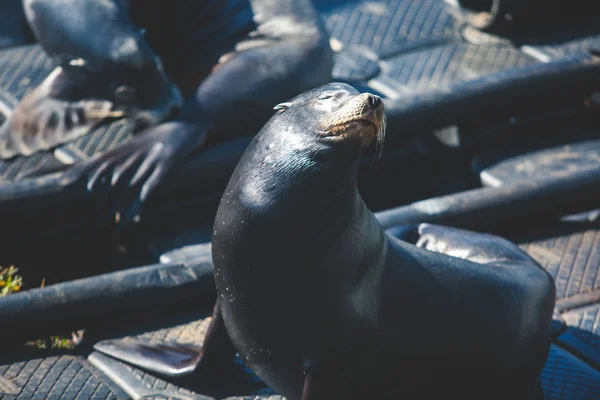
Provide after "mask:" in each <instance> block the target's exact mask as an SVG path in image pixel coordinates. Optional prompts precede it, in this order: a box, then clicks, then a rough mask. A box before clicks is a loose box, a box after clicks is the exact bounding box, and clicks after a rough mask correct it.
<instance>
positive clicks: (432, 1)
mask: <svg viewBox="0 0 600 400" xmlns="http://www.w3.org/2000/svg"><path fill="white" fill-rule="evenodd" d="M314 3H315V5H316V7H317V8H319V9H320V10H321V12H322V15H323V17H324V20H325V25H326V27H327V29H328V30H329V32H330V35H331V37H332V38H334V39H335V40H338V41H340V42H342V43H343V44H345V45H360V46H366V47H369V48H370V49H372V50H373V51H375V52H376V53H377V54H378V55H380V56H382V57H384V56H386V55H391V54H395V53H397V52H402V51H406V49H407V48H410V47H411V46H413V45H417V46H423V45H427V44H431V43H439V42H443V41H447V40H449V39H450V38H452V37H454V36H455V35H456V34H455V29H454V25H455V20H454V18H453V17H452V15H451V13H450V12H449V9H448V7H447V6H446V4H445V3H444V2H443V1H440V0H420V1H414V0H389V1H347V2H343V1H336V0H333V1H319V0H316V1H315V2H314ZM344 3H345V4H344Z"/></svg>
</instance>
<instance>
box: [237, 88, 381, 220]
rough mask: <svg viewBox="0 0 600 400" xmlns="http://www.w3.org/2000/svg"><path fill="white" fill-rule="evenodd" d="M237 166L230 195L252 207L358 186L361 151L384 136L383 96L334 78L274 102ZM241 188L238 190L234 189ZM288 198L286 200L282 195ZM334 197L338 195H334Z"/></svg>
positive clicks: (288, 202) (319, 197)
mask: <svg viewBox="0 0 600 400" xmlns="http://www.w3.org/2000/svg"><path fill="white" fill-rule="evenodd" d="M275 110H276V113H275V114H274V115H273V116H272V117H271V119H270V120H269V121H268V122H267V123H266V124H265V126H264V127H263V128H262V130H261V131H260V132H259V133H258V134H257V135H256V136H255V138H254V139H253V141H252V143H251V144H250V146H249V147H248V148H247V150H246V152H245V153H244V155H243V157H242V159H240V162H239V163H238V165H237V167H236V171H235V172H234V174H233V176H232V179H231V180H230V185H231V186H230V187H231V188H235V190H234V191H232V192H231V193H229V194H227V195H226V196H229V195H231V196H232V197H236V196H239V199H240V201H241V202H242V203H244V207H246V208H249V209H252V210H253V212H259V210H266V209H268V208H269V207H271V206H273V205H274V204H285V205H284V207H285V208H288V207H289V208H291V209H293V208H295V207H296V204H308V203H309V202H312V201H313V200H314V201H321V200H323V199H324V198H325V197H329V198H331V199H333V198H334V197H335V196H336V194H335V193H334V191H347V190H348V189H352V188H353V187H355V184H356V179H357V174H358V168H359V165H360V159H361V155H362V152H363V150H364V149H365V148H366V147H367V146H369V145H370V144H371V143H373V141H376V142H377V143H378V144H379V146H380V147H381V145H382V142H383V139H384V135H385V127H386V122H385V110H384V106H383V102H382V100H381V99H380V98H379V97H378V96H375V95H372V94H369V93H359V92H358V91H357V90H356V89H355V88H353V87H352V86H350V85H347V84H344V83H330V84H327V85H325V86H321V87H318V88H315V89H312V90H310V91H308V92H305V93H302V94H300V95H298V96H296V97H294V98H292V99H291V100H289V101H287V102H285V103H281V104H278V105H277V106H275ZM236 193H237V194H236ZM284 198H285V199H287V200H284ZM332 201H335V200H332Z"/></svg>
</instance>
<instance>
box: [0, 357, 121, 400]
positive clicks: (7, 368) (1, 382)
mask: <svg viewBox="0 0 600 400" xmlns="http://www.w3.org/2000/svg"><path fill="white" fill-rule="evenodd" d="M127 398H128V397H127V396H126V395H125V393H124V392H122V391H121V390H120V389H118V388H115V387H114V386H113V385H112V383H111V382H110V381H109V380H108V379H107V378H106V377H105V376H104V375H103V374H101V373H100V372H98V371H97V370H96V369H95V368H94V367H92V366H91V365H90V364H89V363H88V362H87V361H86V360H85V359H84V358H81V357H76V356H69V355H64V356H55V357H47V358H39V359H32V360H28V361H22V362H16V363H14V364H8V365H0V399H2V400H33V399H51V400H55V399H56V400H59V399H61V400H62V399H64V400H75V399H82V400H84V399H85V400H88V399H89V400H92V399H93V400H108V399H110V400H117V399H127Z"/></svg>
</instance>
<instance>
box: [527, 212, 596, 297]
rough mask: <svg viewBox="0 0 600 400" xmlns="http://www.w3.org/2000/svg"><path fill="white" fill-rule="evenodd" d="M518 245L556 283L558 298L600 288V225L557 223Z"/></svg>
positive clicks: (535, 233)
mask: <svg viewBox="0 0 600 400" xmlns="http://www.w3.org/2000/svg"><path fill="white" fill-rule="evenodd" d="M526 236H529V237H531V236H533V237H537V238H538V239H534V240H530V239H528V238H526V239H524V240H522V241H519V242H520V243H519V246H520V247H521V248H522V249H523V250H525V251H527V253H529V255H530V256H531V257H533V258H534V259H535V260H536V261H538V262H539V263H540V264H541V265H542V266H543V267H544V268H545V269H546V270H547V271H548V272H549V273H550V275H552V277H553V278H554V280H555V282H556V297H557V298H558V299H561V298H565V297H569V296H573V295H576V294H581V293H586V292H589V291H592V290H594V289H599V288H600V222H596V223H586V222H582V223H577V222H564V221H563V222H555V223H548V224H544V225H540V226H537V227H535V228H534V229H533V230H532V232H528V233H527V234H526Z"/></svg>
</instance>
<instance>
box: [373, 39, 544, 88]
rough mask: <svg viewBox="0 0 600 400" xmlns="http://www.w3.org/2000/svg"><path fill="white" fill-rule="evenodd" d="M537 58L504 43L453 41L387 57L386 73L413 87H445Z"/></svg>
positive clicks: (395, 79) (398, 81) (399, 82)
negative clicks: (500, 44) (391, 57)
mask: <svg viewBox="0 0 600 400" xmlns="http://www.w3.org/2000/svg"><path fill="white" fill-rule="evenodd" d="M533 62H536V61H535V60H533V59H532V58H531V57H529V56H528V55H526V54H523V53H521V52H519V51H517V50H515V49H512V48H509V47H504V46H489V47H483V46H477V45H474V44H468V43H452V44H446V45H443V46H437V47H434V48H430V49H422V50H419V51H415V52H412V53H410V54H407V55H405V56H403V57H397V58H394V59H390V60H387V61H384V65H385V68H384V69H385V70H386V71H387V73H386V74H385V76H386V77H387V78H389V79H392V80H393V81H395V82H396V83H398V84H400V85H403V86H406V87H407V88H410V89H411V90H424V89H429V88H436V87H444V86H448V85H450V84H452V83H455V82H459V81H466V80H472V79H476V78H479V77H481V76H485V75H488V74H491V73H494V72H500V71H502V70H505V69H508V68H517V67H523V66H525V65H528V64H531V63H533Z"/></svg>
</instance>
